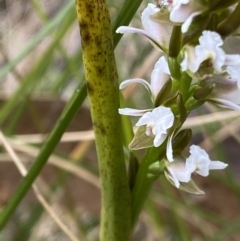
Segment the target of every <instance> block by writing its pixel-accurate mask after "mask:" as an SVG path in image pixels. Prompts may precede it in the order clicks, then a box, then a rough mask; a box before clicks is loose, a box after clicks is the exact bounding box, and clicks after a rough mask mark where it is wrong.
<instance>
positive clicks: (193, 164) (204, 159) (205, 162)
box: [186, 145, 228, 177]
mask: <svg viewBox="0 0 240 241" xmlns="http://www.w3.org/2000/svg"><path fill="white" fill-rule="evenodd" d="M190 153H191V155H190V156H189V157H188V158H187V160H186V168H187V169H188V170H189V171H190V172H191V173H193V172H196V173H198V174H199V175H201V176H203V177H206V176H208V175H209V170H217V169H224V168H226V167H227V166H228V165H227V164H226V163H223V162H220V161H211V160H210V159H209V156H208V154H207V153H206V152H205V151H204V150H203V149H202V148H200V147H199V146H196V145H192V146H191V147H190Z"/></svg>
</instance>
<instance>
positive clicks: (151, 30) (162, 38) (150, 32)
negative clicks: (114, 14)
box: [116, 3, 172, 51]
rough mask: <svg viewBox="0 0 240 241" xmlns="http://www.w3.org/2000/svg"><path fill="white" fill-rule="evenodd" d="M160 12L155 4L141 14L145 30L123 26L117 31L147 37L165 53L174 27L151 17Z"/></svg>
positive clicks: (149, 5)
mask: <svg viewBox="0 0 240 241" xmlns="http://www.w3.org/2000/svg"><path fill="white" fill-rule="evenodd" d="M157 12H159V8H157V7H156V6H155V5H154V4H152V3H149V4H148V6H147V7H146V8H145V9H144V10H143V12H142V14H141V20H142V25H143V28H144V30H142V29H138V28H133V27H127V26H121V27H119V28H118V29H117V30H116V33H121V34H123V33H138V34H141V35H144V36H146V37H147V38H148V39H149V40H150V41H151V42H152V43H153V44H154V45H156V46H158V47H159V48H160V49H162V50H163V51H166V49H168V45H169V40H170V37H171V32H172V25H170V24H167V23H158V22H156V21H154V20H153V19H152V18H151V16H152V15H154V14H155V13H157Z"/></svg>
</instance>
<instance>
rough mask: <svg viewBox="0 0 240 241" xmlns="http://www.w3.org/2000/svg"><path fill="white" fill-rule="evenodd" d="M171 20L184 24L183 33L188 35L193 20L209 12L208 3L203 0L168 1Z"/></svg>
mask: <svg viewBox="0 0 240 241" xmlns="http://www.w3.org/2000/svg"><path fill="white" fill-rule="evenodd" d="M167 2H168V9H169V11H170V20H171V21H172V22H174V23H182V32H183V33H186V32H187V31H188V28H189V26H190V25H191V23H192V21H193V19H194V18H195V17H196V16H198V15H200V14H202V13H203V12H204V11H206V10H207V7H206V3H204V1H201V0H167Z"/></svg>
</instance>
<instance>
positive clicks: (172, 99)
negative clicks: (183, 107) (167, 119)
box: [163, 91, 179, 116]
mask: <svg viewBox="0 0 240 241" xmlns="http://www.w3.org/2000/svg"><path fill="white" fill-rule="evenodd" d="M178 94H179V92H178V91H174V92H172V93H171V94H170V95H168V96H167V98H166V99H165V100H164V102H163V105H164V106H166V107H169V108H171V110H172V112H173V113H174V115H175V116H176V115H178V114H179V112H178V104H177V98H178Z"/></svg>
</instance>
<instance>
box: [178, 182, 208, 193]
mask: <svg viewBox="0 0 240 241" xmlns="http://www.w3.org/2000/svg"><path fill="white" fill-rule="evenodd" d="M179 189H180V190H182V191H185V192H189V193H192V194H196V195H203V194H204V191H202V190H201V189H199V188H198V186H197V185H196V183H195V182H194V181H193V180H190V181H189V182H180V187H179Z"/></svg>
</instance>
